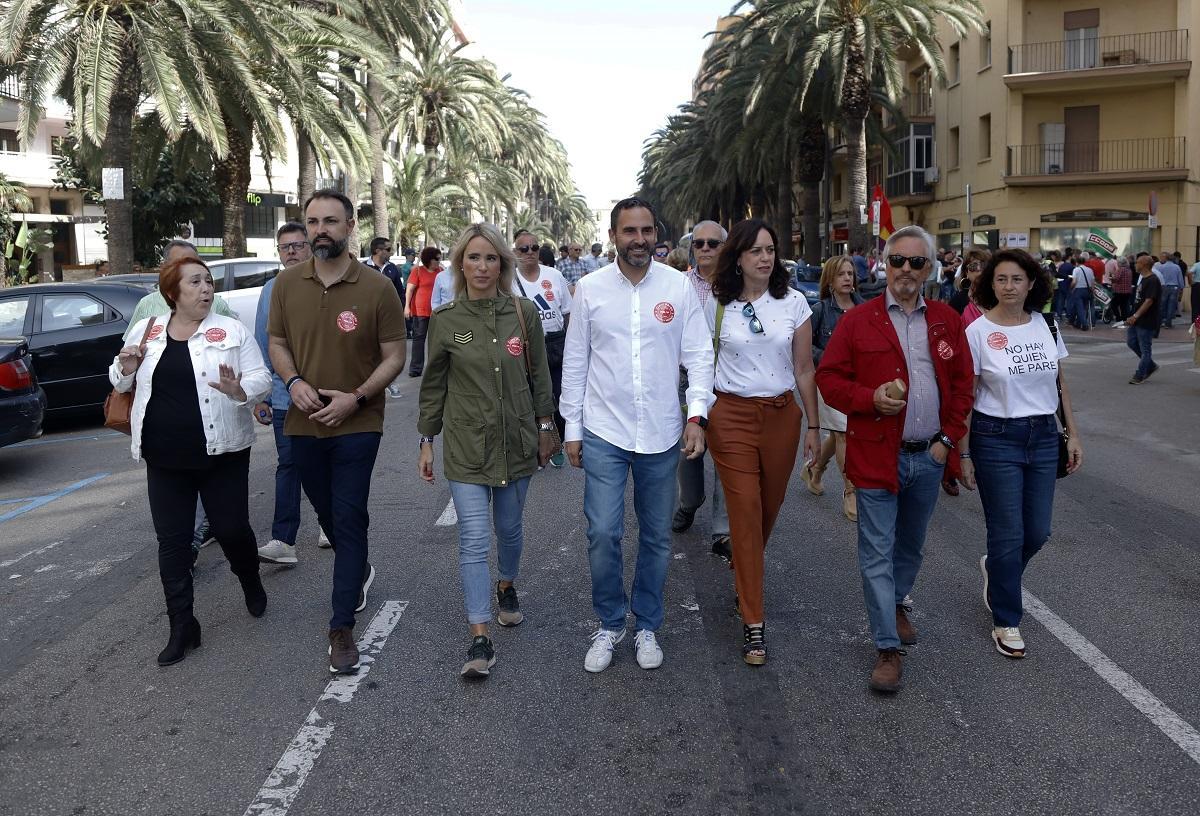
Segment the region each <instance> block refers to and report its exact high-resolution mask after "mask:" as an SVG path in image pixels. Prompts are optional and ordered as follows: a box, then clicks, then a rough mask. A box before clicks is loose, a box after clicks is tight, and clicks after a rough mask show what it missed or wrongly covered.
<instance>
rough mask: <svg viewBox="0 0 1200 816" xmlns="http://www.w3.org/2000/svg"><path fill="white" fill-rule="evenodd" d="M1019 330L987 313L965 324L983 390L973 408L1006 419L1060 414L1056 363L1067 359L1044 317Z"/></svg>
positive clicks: (1033, 317) (1038, 316)
mask: <svg viewBox="0 0 1200 816" xmlns="http://www.w3.org/2000/svg"><path fill="white" fill-rule="evenodd" d="M1028 317H1029V322H1028V323H1025V324H1024V325H1021V326H999V325H997V324H995V323H993V322H992V321H991V320H988V317H987V315H984V316H983V317H980V318H978V319H977V320H975V321H974V322H973V323H972V324H971V325H970V326H967V343H968V344H969V345H970V346H971V357H972V358H973V359H974V362H975V374H976V375H977V376H978V377H979V387H978V388H977V389H976V392H975V410H976V411H979V412H980V413H983V414H988V415H990V416H994V417H1000V418H1002V419H1015V418H1017V417H1030V416H1044V415H1046V414H1053V413H1054V412H1055V411H1057V410H1058V386H1057V385H1056V380H1057V379H1058V361H1059V360H1062V359H1064V358H1065V357H1066V356H1067V347H1066V345H1064V344H1063V339H1062V333H1061V332H1059V335H1058V343H1055V342H1054V336H1053V335H1052V334H1051V333H1050V327H1049V326H1047V325H1046V320H1045V318H1043V317H1042V315H1041V314H1040V313H1035V314H1030V315H1029V316H1028Z"/></svg>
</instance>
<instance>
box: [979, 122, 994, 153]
mask: <svg viewBox="0 0 1200 816" xmlns="http://www.w3.org/2000/svg"><path fill="white" fill-rule="evenodd" d="M991 157H992V115H991V114H990V113H985V114H984V115H983V116H980V117H979V161H983V160H984V159H990V158H991Z"/></svg>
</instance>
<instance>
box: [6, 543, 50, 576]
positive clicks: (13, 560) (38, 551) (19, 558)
mask: <svg viewBox="0 0 1200 816" xmlns="http://www.w3.org/2000/svg"><path fill="white" fill-rule="evenodd" d="M59 544H62V542H61V541H55V542H53V543H52V544H47V545H46V546H45V547H39V548H38V549H36V550H30V551H29V552H27V553H22V554H21V555H18V556H17V557H16V558H10V559H8V560H7V561H0V569H4V568H5V567H11V566H12V565H13V564H15V563H17V562H18V561H24V560H25V559H26V558H28V557H29V556H31V555H41V554H42V553H44V552H49V551H50V550H53V549H54V548H55V547H57V546H58V545H59Z"/></svg>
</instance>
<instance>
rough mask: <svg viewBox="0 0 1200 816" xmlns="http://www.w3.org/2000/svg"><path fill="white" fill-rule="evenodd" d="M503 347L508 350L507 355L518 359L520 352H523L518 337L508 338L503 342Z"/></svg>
mask: <svg viewBox="0 0 1200 816" xmlns="http://www.w3.org/2000/svg"><path fill="white" fill-rule="evenodd" d="M504 347H505V348H506V349H508V353H509V354H511V355H512V356H513V357H520V356H521V352H522V351H524V350H525V346H524V345H523V344H522V343H521V338H520V337H510V338H508V340H506V341H505V343H504Z"/></svg>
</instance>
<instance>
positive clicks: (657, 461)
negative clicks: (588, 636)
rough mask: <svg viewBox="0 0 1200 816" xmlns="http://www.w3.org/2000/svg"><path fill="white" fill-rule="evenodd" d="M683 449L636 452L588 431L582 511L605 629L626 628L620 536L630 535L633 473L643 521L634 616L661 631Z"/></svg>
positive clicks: (594, 592) (638, 623)
mask: <svg viewBox="0 0 1200 816" xmlns="http://www.w3.org/2000/svg"><path fill="white" fill-rule="evenodd" d="M678 462H679V451H677V450H676V449H675V446H674V445H672V446H671V447H670V448H667V449H666V450H665V451H663V452H662V453H634V452H633V451H627V450H624V449H623V448H618V447H617V446H616V445H612V444H610V443H608V442H606V441H605V440H603V439H601V438H600V437H598V436H596V435H595V434H594V433H592V432H591V431H588V430H587V429H586V428H585V429H584V431H583V472H584V477H585V478H584V487H583V514H584V516H585V517H586V518H587V525H588V530H587V536H588V561H589V562H590V564H591V570H592V608H593V609H595V611H596V616H597V617H599V618H600V625H601V626H603V627H604V628H605V629H615V630H618V631H620V630H623V629H624V628H625V613H626V609H627V607H628V606H629V604H628V599H627V598H626V595H625V577H624V559H623V557H622V553H621V539H622V537H623V536H624V535H625V483H626V481H627V480H628V478H629V471H630V470H631V469H632V471H633V507H634V512H635V513H636V514H637V520H638V555H637V568H636V569H635V571H634V574H633V604H632V609H633V617H634V620H635V621H636V626H637V628H638V629H639V630H640V629H649V630H650V631H652V632H653V631H657V630H658V628H659V627H660V626H662V622H663V601H662V595H663V585H664V584H666V582H667V565H668V564H670V563H671V513H672V511H673V510H674V509H675V467H676V465H677V464H678Z"/></svg>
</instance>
